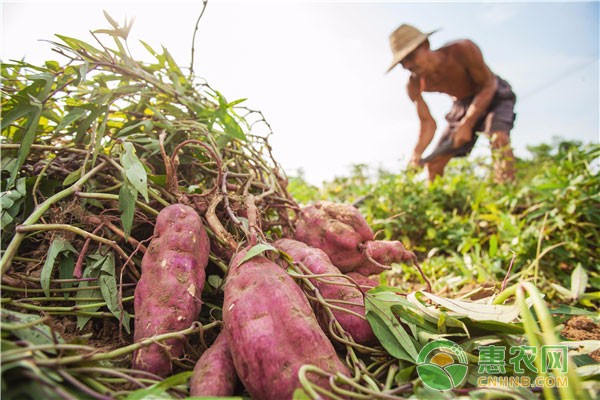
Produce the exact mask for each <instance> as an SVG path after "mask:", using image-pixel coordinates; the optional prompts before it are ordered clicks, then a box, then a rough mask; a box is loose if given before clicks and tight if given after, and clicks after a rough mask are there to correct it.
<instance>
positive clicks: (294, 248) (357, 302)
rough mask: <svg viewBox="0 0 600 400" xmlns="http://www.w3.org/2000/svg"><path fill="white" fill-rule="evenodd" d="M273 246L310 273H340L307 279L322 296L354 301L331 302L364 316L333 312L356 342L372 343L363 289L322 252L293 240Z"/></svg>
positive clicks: (286, 240) (280, 240)
mask: <svg viewBox="0 0 600 400" xmlns="http://www.w3.org/2000/svg"><path fill="white" fill-rule="evenodd" d="M273 245H274V246H275V247H276V248H278V249H279V250H282V251H284V252H286V253H287V254H288V255H289V256H291V257H292V258H293V259H294V261H297V262H301V263H302V264H303V265H304V266H305V267H306V268H308V269H309V270H310V271H311V272H312V273H313V274H338V275H340V276H339V277H326V278H321V279H316V278H313V279H310V281H311V282H312V283H313V285H315V286H316V287H317V289H319V292H320V293H321V295H322V296H323V298H324V299H327V300H342V301H346V302H350V303H353V304H351V305H350V304H339V303H335V302H333V303H332V305H335V306H338V307H342V308H345V309H347V310H349V311H353V312H355V313H357V314H359V315H361V316H362V317H363V318H361V317H358V316H356V315H353V314H350V313H347V312H344V311H341V310H335V309H333V310H332V313H333V315H334V316H335V319H336V320H337V321H338V322H339V323H340V325H341V326H342V328H344V330H345V331H346V333H348V334H350V336H352V338H353V339H354V341H355V342H356V343H360V344H371V343H374V342H375V341H376V338H375V334H374V333H373V330H372V329H371V326H370V325H369V323H368V322H367V320H366V319H365V318H364V315H365V303H364V298H363V294H362V292H361V291H360V290H359V288H357V287H356V286H350V285H351V282H350V281H349V280H348V279H346V278H344V277H343V276H341V272H340V270H339V269H338V268H336V267H335V266H334V265H333V264H332V263H331V261H330V260H329V257H328V256H327V254H325V252H324V251H322V250H320V249H317V248H314V247H310V246H308V245H306V244H304V243H302V242H299V241H297V240H293V239H279V240H277V241H276V242H274V243H273ZM324 280H326V282H325V281H324Z"/></svg>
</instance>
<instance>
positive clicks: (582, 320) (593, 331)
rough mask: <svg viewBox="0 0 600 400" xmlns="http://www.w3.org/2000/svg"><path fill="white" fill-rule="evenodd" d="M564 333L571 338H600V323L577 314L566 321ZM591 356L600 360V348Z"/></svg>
mask: <svg viewBox="0 0 600 400" xmlns="http://www.w3.org/2000/svg"><path fill="white" fill-rule="evenodd" d="M562 335H563V336H564V337H566V338H567V339H571V340H600V324H596V323H595V322H594V321H592V320H591V319H590V318H588V317H584V316H575V317H573V318H571V319H569V320H568V321H567V322H566V323H565V329H563V331H562ZM589 356H590V357H591V358H593V359H594V360H596V361H598V362H600V348H598V349H597V350H595V351H593V352H592V353H590V354H589Z"/></svg>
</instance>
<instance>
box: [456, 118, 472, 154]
mask: <svg viewBox="0 0 600 400" xmlns="http://www.w3.org/2000/svg"><path fill="white" fill-rule="evenodd" d="M471 139H473V127H472V126H470V125H468V124H465V123H464V122H461V123H460V124H459V125H458V127H457V128H456V130H455V131H454V135H452V140H453V146H454V148H458V147H460V146H462V145H464V144H466V143H469V142H470V141H471Z"/></svg>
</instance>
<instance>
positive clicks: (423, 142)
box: [407, 76, 437, 166]
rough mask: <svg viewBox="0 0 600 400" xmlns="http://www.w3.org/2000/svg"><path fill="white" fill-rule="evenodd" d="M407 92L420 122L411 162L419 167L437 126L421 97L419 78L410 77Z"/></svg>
mask: <svg viewBox="0 0 600 400" xmlns="http://www.w3.org/2000/svg"><path fill="white" fill-rule="evenodd" d="M407 91H408V97H409V98H410V100H411V101H412V102H413V103H414V104H415V106H416V107H417V115H418V116H419V122H420V129H419V137H418V139H417V144H416V145H415V149H414V150H413V155H412V158H411V161H410V163H411V165H415V166H418V165H419V161H420V160H421V155H422V154H423V152H424V151H425V149H426V148H427V146H429V143H431V141H432V140H433V136H434V135H435V130H436V128H437V125H436V123H435V120H434V119H433V117H432V116H431V112H430V111H429V107H428V106H427V103H425V100H424V99H423V96H422V95H421V87H420V84H419V79H418V78H417V77H415V76H411V77H410V79H409V80H408V85H407Z"/></svg>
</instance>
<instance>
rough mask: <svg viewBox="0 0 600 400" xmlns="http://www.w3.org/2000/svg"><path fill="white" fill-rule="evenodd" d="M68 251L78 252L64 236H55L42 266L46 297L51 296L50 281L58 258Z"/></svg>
mask: <svg viewBox="0 0 600 400" xmlns="http://www.w3.org/2000/svg"><path fill="white" fill-rule="evenodd" d="M68 252H72V253H77V251H76V250H75V249H74V248H73V246H71V243H69V242H68V241H67V240H65V239H64V238H63V237H61V236H57V237H55V238H54V240H53V241H52V243H51V244H50V248H49V249H48V256H47V257H46V261H45V262H44V266H43V267H42V272H41V274H40V284H41V286H42V289H43V291H44V294H45V295H46V297H50V281H51V278H52V271H53V270H54V263H55V261H56V258H57V257H58V256H59V255H60V254H61V253H68Z"/></svg>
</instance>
